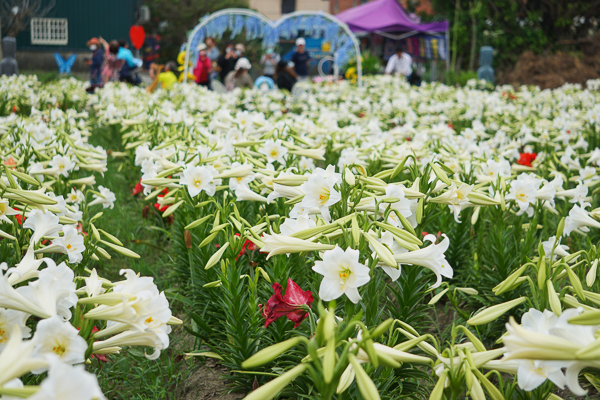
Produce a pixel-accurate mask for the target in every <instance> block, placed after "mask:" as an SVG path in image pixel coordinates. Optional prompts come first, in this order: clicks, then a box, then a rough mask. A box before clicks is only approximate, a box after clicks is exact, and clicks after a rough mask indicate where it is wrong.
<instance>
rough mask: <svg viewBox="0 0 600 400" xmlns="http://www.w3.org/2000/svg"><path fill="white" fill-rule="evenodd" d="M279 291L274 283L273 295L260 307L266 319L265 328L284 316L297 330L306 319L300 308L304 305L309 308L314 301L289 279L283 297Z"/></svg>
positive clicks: (307, 292) (279, 286) (305, 313)
mask: <svg viewBox="0 0 600 400" xmlns="http://www.w3.org/2000/svg"><path fill="white" fill-rule="evenodd" d="M281 289H282V287H281V285H280V284H279V283H277V282H275V283H274V284H273V290H274V291H275V294H274V295H273V296H271V298H270V299H269V301H268V302H267V305H266V306H263V307H262V310H261V312H262V315H263V316H264V317H265V318H266V321H265V328H266V327H268V326H269V325H270V324H271V323H272V322H274V321H275V320H277V319H279V318H281V317H283V316H284V315H286V316H287V317H288V318H289V319H290V321H292V322H294V328H297V327H298V325H300V323H301V322H302V321H303V320H304V319H305V318H306V317H308V313H307V312H306V311H305V310H304V309H303V308H302V306H303V305H305V304H306V305H307V306H309V307H310V305H311V304H312V302H313V300H314V299H313V295H312V293H311V292H310V291H308V290H307V291H304V290H302V289H301V288H300V286H298V285H297V284H296V283H295V282H294V281H293V280H291V279H288V282H287V290H286V292H285V296H284V295H282V294H281ZM259 307H260V305H259Z"/></svg>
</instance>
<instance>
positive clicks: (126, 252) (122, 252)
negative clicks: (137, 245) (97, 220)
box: [100, 240, 140, 258]
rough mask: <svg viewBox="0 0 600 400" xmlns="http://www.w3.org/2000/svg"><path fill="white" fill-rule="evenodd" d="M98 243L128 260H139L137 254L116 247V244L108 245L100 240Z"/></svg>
mask: <svg viewBox="0 0 600 400" xmlns="http://www.w3.org/2000/svg"><path fill="white" fill-rule="evenodd" d="M100 243H102V244H103V245H105V246H108V247H110V248H111V249H113V250H114V251H116V252H117V253H119V254H121V255H122V256H125V257H129V258H140V256H139V254H137V253H135V252H133V251H131V250H129V249H127V248H125V247H121V246H117V245H116V244H112V243H109V242H107V241H105V240H100Z"/></svg>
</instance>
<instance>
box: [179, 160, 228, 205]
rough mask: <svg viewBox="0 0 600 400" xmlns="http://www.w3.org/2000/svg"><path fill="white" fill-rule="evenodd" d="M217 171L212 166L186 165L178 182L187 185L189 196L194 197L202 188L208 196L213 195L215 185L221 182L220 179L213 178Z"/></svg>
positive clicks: (215, 188)
mask: <svg viewBox="0 0 600 400" xmlns="http://www.w3.org/2000/svg"><path fill="white" fill-rule="evenodd" d="M218 174H219V172H218V171H217V170H216V169H215V168H214V167H207V166H202V167H197V166H190V167H187V168H186V169H185V170H184V171H183V174H182V175H181V178H180V179H179V184H181V185H185V186H187V189H188V193H189V194H190V196H191V197H196V196H198V195H199V194H200V192H202V191H203V190H204V191H205V192H206V194H207V195H209V196H214V194H215V192H216V190H217V187H216V185H220V184H221V179H215V178H214V177H215V176H216V175H218Z"/></svg>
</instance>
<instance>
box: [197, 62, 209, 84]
mask: <svg viewBox="0 0 600 400" xmlns="http://www.w3.org/2000/svg"><path fill="white" fill-rule="evenodd" d="M211 70H212V66H211V61H210V58H208V57H207V56H204V57H202V56H199V57H198V62H197V63H196V68H194V76H196V83H204V82H207V81H208V74H209V73H210V72H211Z"/></svg>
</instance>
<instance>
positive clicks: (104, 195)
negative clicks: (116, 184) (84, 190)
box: [88, 185, 117, 210]
mask: <svg viewBox="0 0 600 400" xmlns="http://www.w3.org/2000/svg"><path fill="white" fill-rule="evenodd" d="M98 191H99V192H100V196H99V195H97V194H94V195H93V196H92V197H93V198H94V200H92V201H91V202H90V203H89V204H88V205H89V206H93V205H96V204H102V207H103V208H110V209H111V210H112V209H113V208H114V206H115V201H116V200H117V197H116V196H115V194H114V193H113V192H112V191H111V190H110V189H108V188H105V187H104V186H102V185H100V186H98Z"/></svg>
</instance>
